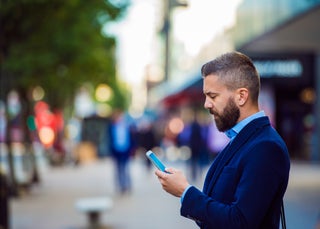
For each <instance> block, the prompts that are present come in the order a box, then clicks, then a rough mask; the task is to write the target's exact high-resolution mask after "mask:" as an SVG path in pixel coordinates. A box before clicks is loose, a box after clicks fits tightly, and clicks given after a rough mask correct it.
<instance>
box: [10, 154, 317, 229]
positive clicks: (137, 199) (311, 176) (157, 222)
mask: <svg viewBox="0 0 320 229" xmlns="http://www.w3.org/2000/svg"><path fill="white" fill-rule="evenodd" d="M169 166H170V164H169ZM172 166H175V167H178V168H180V169H183V170H186V169H187V167H186V166H185V165H184V164H182V163H179V164H172ZM130 169H131V174H132V184H133V189H132V192H131V193H130V194H125V195H120V194H118V193H117V191H116V188H115V186H114V171H113V170H114V166H113V163H112V161H111V160H110V159H109V158H106V159H100V160H97V161H94V162H90V163H87V164H81V165H78V166H74V165H67V166H63V167H49V166H47V167H46V168H43V169H42V170H41V182H40V183H39V184H38V185H35V186H33V187H32V188H31V190H30V192H28V193H25V194H23V195H22V196H21V197H19V198H12V199H11V200H10V212H11V218H10V221H11V229H44V228H45V229H84V228H87V225H88V219H87V216H86V215H85V214H84V213H82V212H79V211H78V210H77V209H76V208H75V203H76V201H77V200H78V199H80V198H84V197H110V198H111V199H112V200H113V207H112V209H111V210H110V211H106V212H103V213H102V214H101V218H100V220H101V225H103V228H108V229H151V228H152V229H160V228H161V229H162V228H170V229H171V228H176V229H179V228H181V229H189V228H190V229H191V228H197V226H196V225H195V224H194V222H193V221H191V220H189V219H186V218H183V217H181V216H180V212H179V211H180V200H179V199H178V198H175V197H173V196H170V195H168V194H167V193H165V192H164V191H163V190H162V188H161V186H160V184H159V183H158V180H157V179H156V177H155V176H154V174H153V169H151V170H150V171H148V170H147V168H146V167H145V165H144V161H143V159H142V158H137V159H135V160H133V161H132V163H131V167H130ZM205 172H206V169H204V171H203V174H205ZM319 178H320V165H319V164H310V163H309V164H306V163H298V162H293V163H292V167H291V175H290V182H289V187H288V190H287V193H286V195H285V212H286V219H287V228H288V229H314V228H315V225H316V222H317V220H318V219H319V218H318V217H319V214H320V179H319ZM202 182H203V176H202V177H201V178H199V179H198V181H197V182H196V184H195V186H197V187H199V188H202Z"/></svg>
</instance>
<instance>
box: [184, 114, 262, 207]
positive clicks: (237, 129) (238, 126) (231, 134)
mask: <svg viewBox="0 0 320 229" xmlns="http://www.w3.org/2000/svg"><path fill="white" fill-rule="evenodd" d="M263 116H265V113H264V111H259V112H257V113H255V114H253V115H250V116H249V117H247V118H245V119H243V120H241V121H240V122H238V123H237V124H236V125H235V126H234V127H232V128H231V129H229V130H227V131H225V132H224V133H225V135H227V137H228V138H230V141H233V139H234V138H235V137H236V136H237V134H238V133H239V132H240V131H241V130H242V129H243V128H244V127H245V126H246V125H247V124H248V123H249V122H251V121H252V120H254V119H257V118H261V117H263ZM191 186H192V185H189V186H188V187H187V188H186V189H185V190H184V191H183V193H182V195H181V198H180V201H181V203H182V202H183V198H184V196H185V194H186V192H187V191H188V189H189V188H190V187H191Z"/></svg>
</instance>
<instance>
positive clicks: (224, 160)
mask: <svg viewBox="0 0 320 229" xmlns="http://www.w3.org/2000/svg"><path fill="white" fill-rule="evenodd" d="M261 121H264V122H261ZM258 122H261V123H258ZM266 124H270V122H269V119H268V118H267V117H262V118H258V119H256V120H253V121H252V122H250V123H249V124H248V125H247V126H246V127H244V128H243V130H241V131H240V133H239V134H238V135H237V136H236V138H235V139H234V140H233V141H232V142H231V143H232V144H231V143H229V144H228V145H227V146H226V147H225V148H224V149H223V150H222V151H221V153H220V154H221V155H220V154H219V156H220V157H219V158H217V160H215V161H214V163H213V165H212V166H211V167H210V169H209V171H208V174H207V176H206V179H205V183H204V187H203V192H204V193H206V194H208V193H211V191H212V189H213V187H214V184H215V183H216V181H217V179H218V177H219V175H220V173H221V172H222V170H223V168H224V167H225V166H226V165H227V164H228V162H229V161H230V160H231V159H232V158H233V156H234V155H235V154H236V153H237V152H238V150H239V148H240V147H241V146H242V145H243V144H245V143H246V142H247V141H248V140H249V138H250V137H251V136H252V135H253V134H254V133H255V132H256V131H257V130H258V129H260V128H262V126H264V125H266ZM218 159H219V160H218Z"/></svg>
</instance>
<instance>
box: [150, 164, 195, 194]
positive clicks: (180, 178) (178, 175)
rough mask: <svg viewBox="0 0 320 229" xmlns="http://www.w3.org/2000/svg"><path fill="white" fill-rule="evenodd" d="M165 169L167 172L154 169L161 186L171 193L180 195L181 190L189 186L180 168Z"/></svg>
mask: <svg viewBox="0 0 320 229" xmlns="http://www.w3.org/2000/svg"><path fill="white" fill-rule="evenodd" d="M166 171H167V172H169V173H165V172H162V171H160V170H156V171H155V174H156V176H157V177H158V179H159V181H160V183H161V185H162V188H163V189H164V190H165V191H166V192H168V193H170V194H171V195H174V196H176V197H181V195H182V193H183V191H184V190H185V189H186V188H187V187H188V186H189V183H188V181H187V178H186V177H185V175H184V174H183V173H182V171H180V170H177V169H174V168H167V169H166Z"/></svg>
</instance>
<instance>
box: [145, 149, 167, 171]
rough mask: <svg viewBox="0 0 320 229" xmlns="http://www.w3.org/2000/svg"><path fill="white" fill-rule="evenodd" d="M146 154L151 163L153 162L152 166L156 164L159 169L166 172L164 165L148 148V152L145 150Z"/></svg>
mask: <svg viewBox="0 0 320 229" xmlns="http://www.w3.org/2000/svg"><path fill="white" fill-rule="evenodd" d="M146 156H147V157H148V158H149V160H150V161H151V162H152V164H154V166H156V167H157V168H158V169H159V170H160V171H162V172H166V171H165V170H166V167H165V165H164V164H163V163H162V162H161V161H160V159H159V158H158V157H157V156H156V155H155V153H154V152H152V151H151V150H149V151H148V152H146Z"/></svg>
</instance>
